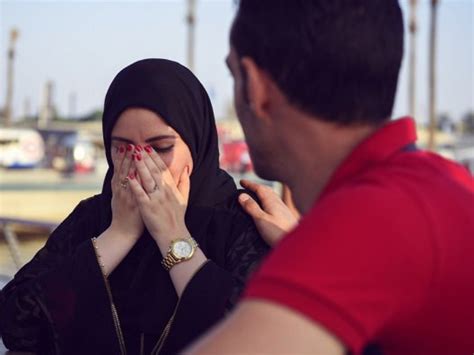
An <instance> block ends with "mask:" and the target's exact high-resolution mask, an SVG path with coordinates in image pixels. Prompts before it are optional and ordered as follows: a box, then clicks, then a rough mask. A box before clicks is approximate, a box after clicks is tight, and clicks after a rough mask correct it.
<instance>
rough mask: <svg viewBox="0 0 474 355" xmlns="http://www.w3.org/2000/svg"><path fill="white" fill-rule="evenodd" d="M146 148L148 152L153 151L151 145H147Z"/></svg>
mask: <svg viewBox="0 0 474 355" xmlns="http://www.w3.org/2000/svg"><path fill="white" fill-rule="evenodd" d="M145 150H146V152H147V153H151V146H149V145H146V146H145Z"/></svg>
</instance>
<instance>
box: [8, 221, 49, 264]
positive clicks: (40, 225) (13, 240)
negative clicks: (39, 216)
mask: <svg viewBox="0 0 474 355" xmlns="http://www.w3.org/2000/svg"><path fill="white" fill-rule="evenodd" d="M15 226H25V227H28V228H37V229H41V230H43V231H46V232H48V233H51V232H52V231H53V230H54V229H55V228H56V227H57V223H53V222H43V221H33V220H28V219H20V218H9V217H0V230H1V231H2V232H3V233H2V234H3V235H4V236H5V240H6V242H7V247H8V251H9V252H10V256H11V258H12V260H13V263H14V264H15V267H16V268H17V269H20V268H21V267H22V266H23V261H22V260H21V256H20V248H19V243H18V236H17V233H16V232H15V228H14V227H15Z"/></svg>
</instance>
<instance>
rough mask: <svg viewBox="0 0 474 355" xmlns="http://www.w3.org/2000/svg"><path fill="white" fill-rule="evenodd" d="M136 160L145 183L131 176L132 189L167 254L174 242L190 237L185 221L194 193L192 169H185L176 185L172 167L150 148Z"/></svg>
mask: <svg viewBox="0 0 474 355" xmlns="http://www.w3.org/2000/svg"><path fill="white" fill-rule="evenodd" d="M133 161H134V166H135V168H136V169H137V173H138V176H139V178H140V180H141V184H140V182H138V181H137V179H133V178H132V177H130V187H131V190H132V191H133V193H134V196H135V198H136V200H137V203H138V206H139V209H140V213H141V216H142V218H143V222H144V223H145V225H146V227H147V229H148V231H149V232H150V234H151V235H152V237H153V238H154V239H155V241H156V242H157V244H158V246H159V248H160V250H161V252H162V253H166V251H167V250H168V247H169V245H170V243H171V241H173V240H175V239H177V238H185V237H188V236H189V235H190V234H189V231H188V229H187V228H186V224H185V222H184V215H185V213H186V207H187V203H188V196H189V190H190V183H189V168H188V167H186V168H184V170H183V171H182V173H181V175H180V178H179V181H178V184H177V185H176V183H175V181H174V180H173V177H172V175H171V173H170V171H169V170H168V167H167V166H166V165H165V163H164V162H163V161H162V160H161V158H160V156H159V155H158V154H157V153H156V152H155V151H154V150H153V148H151V147H150V146H146V147H145V148H144V149H143V148H138V150H136V151H135V154H134V158H133Z"/></svg>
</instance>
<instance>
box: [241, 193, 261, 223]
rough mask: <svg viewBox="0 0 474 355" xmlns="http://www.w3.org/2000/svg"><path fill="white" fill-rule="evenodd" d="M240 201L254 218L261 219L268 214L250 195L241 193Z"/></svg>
mask: <svg viewBox="0 0 474 355" xmlns="http://www.w3.org/2000/svg"><path fill="white" fill-rule="evenodd" d="M239 203H240V205H241V206H242V208H243V209H244V210H245V212H247V213H248V214H249V215H250V216H251V217H252V218H253V219H260V218H262V217H264V216H265V215H266V213H265V211H263V210H262V209H261V208H260V206H259V205H258V203H257V202H256V201H255V200H254V199H253V198H252V197H250V196H249V195H247V194H241V195H240V196H239Z"/></svg>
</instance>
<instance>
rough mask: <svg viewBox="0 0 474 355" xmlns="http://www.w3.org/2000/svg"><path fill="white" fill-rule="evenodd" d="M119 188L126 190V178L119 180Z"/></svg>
mask: <svg viewBox="0 0 474 355" xmlns="http://www.w3.org/2000/svg"><path fill="white" fill-rule="evenodd" d="M120 186H122V188H123V189H126V188H127V187H128V177H126V178H125V179H122V180H120Z"/></svg>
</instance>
